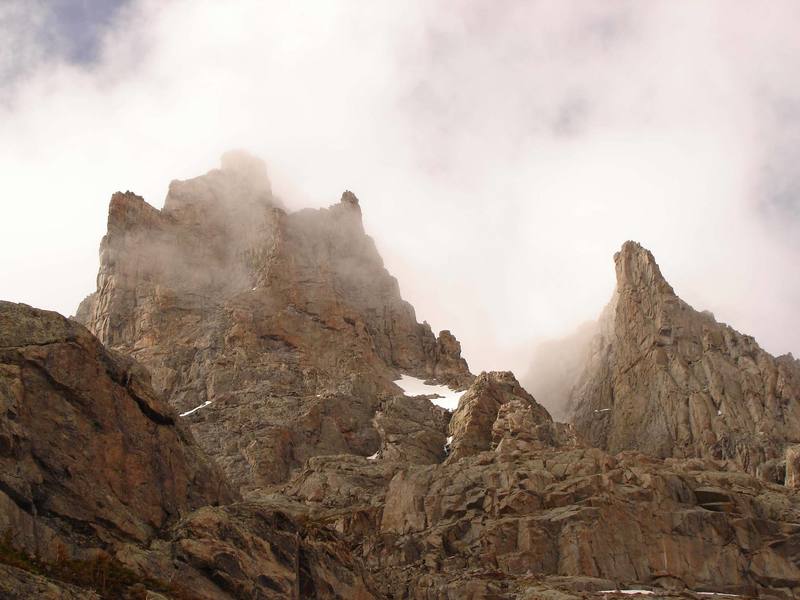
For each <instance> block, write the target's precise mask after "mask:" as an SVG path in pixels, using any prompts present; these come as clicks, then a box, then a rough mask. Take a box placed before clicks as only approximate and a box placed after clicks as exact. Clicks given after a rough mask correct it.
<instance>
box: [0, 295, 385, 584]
mask: <svg viewBox="0 0 800 600" xmlns="http://www.w3.org/2000/svg"><path fill="white" fill-rule="evenodd" d="M0 410H2V415H3V419H2V421H0V507H1V509H0V531H2V532H3V533H4V536H5V537H4V539H3V541H2V544H0V546H2V548H1V550H2V552H0V556H2V558H3V559H4V560H3V562H9V557H11V558H15V560H14V561H11V563H12V564H11V565H8V564H6V565H3V566H2V569H1V570H0V580H2V582H0V591H2V592H3V594H4V595H3V597H4V598H30V597H42V598H48V597H51V598H71V597H74V598H88V597H93V596H92V594H91V593H90V592H88V591H87V590H86V589H81V588H76V587H75V586H73V585H70V584H69V583H63V580H62V581H59V578H63V577H72V578H84V579H86V578H89V580H90V581H91V582H92V583H93V584H94V585H95V586H96V587H95V589H98V590H100V591H101V592H102V596H103V597H107V598H112V597H116V598H118V597H123V596H124V597H126V598H127V597H130V598H137V597H144V594H145V592H146V588H145V584H147V585H150V586H155V587H156V589H159V590H161V591H162V592H163V593H165V594H167V595H168V597H173V598H180V599H183V598H196V599H223V598H224V599H227V598H245V597H246V598H301V597H319V598H334V597H339V598H341V597H352V598H361V599H366V598H373V597H374V596H373V594H372V593H371V592H370V591H369V587H368V585H367V583H366V582H365V580H364V574H363V569H361V567H360V564H359V563H358V561H356V562H353V560H352V559H351V556H350V553H349V550H348V549H347V546H346V545H345V544H344V543H343V542H342V541H341V540H339V539H338V538H337V536H336V534H335V533H334V532H332V531H329V530H325V529H321V528H319V527H316V526H315V525H313V524H310V525H305V524H302V523H300V522H298V521H296V520H293V519H292V518H290V517H289V516H287V515H285V514H283V513H281V512H278V511H276V510H273V509H272V508H270V507H266V506H264V505H263V504H258V503H252V502H251V503H243V502H241V500H240V498H239V497H238V494H237V492H236V491H235V490H233V489H232V487H231V486H230V485H229V484H228V482H227V481H226V480H225V478H224V476H223V475H222V473H221V471H220V469H219V468H218V467H217V466H216V465H214V464H213V462H212V461H210V460H209V459H208V458H207V457H206V455H205V453H204V452H203V451H202V450H201V449H200V448H199V447H198V446H197V444H196V443H195V441H194V439H193V437H192V435H191V433H190V431H189V430H188V428H187V426H186V425H185V424H183V423H182V422H181V420H180V418H179V417H178V415H177V413H176V412H175V411H174V410H173V409H171V408H169V407H168V406H167V405H166V404H164V403H163V401H162V400H161V399H160V398H159V397H158V396H157V395H156V394H155V392H154V391H153V389H152V388H151V386H150V384H149V382H148V378H147V373H146V371H144V370H143V369H142V368H141V367H140V366H138V365H136V364H135V363H134V362H133V361H131V359H129V358H125V357H122V356H119V355H115V354H114V353H112V352H109V351H107V350H105V349H104V348H103V346H102V345H101V344H100V343H99V342H98V341H97V340H96V339H95V338H94V336H92V335H91V334H90V333H89V332H88V331H86V329H84V328H83V327H82V326H80V325H78V324H77V323H74V322H72V321H68V320H67V319H65V318H64V317H62V316H60V315H58V314H56V313H52V312H47V311H40V310H36V309H32V308H30V307H28V306H25V305H20V304H12V303H8V302H0ZM15 564H16V565H15ZM19 565H22V566H25V567H26V568H27V570H26V569H20V568H19ZM34 567H35V569H33V568H34ZM31 569H33V572H31ZM37 571H38V572H39V573H40V574H37ZM97 574H99V575H102V576H103V577H102V582H101V580H100V579H99V578H98V577H94V576H93V575H97ZM53 577H54V579H53ZM115 578H116V579H115ZM117 579H118V580H119V581H120V582H122V583H120V587H118V588H115V587H112V586H113V584H114V582H116V581H117ZM129 580H132V581H135V582H137V584H136V585H123V583H124V582H126V581H129ZM141 582H144V583H141ZM104 585H108V586H109V587H108V589H103V588H102V586H104ZM34 591H35V592H36V593H37V594H39V595H38V596H32V595H30V594H33V593H34ZM98 597H100V596H98Z"/></svg>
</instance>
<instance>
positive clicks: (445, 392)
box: [395, 375, 464, 410]
mask: <svg viewBox="0 0 800 600" xmlns="http://www.w3.org/2000/svg"><path fill="white" fill-rule="evenodd" d="M395 383H396V384H397V385H398V386H399V387H400V389H402V390H403V393H404V394H405V395H406V396H429V395H431V394H436V395H438V396H441V397H440V398H433V399H432V400H431V402H433V403H434V404H435V405H436V406H441V407H442V408H446V409H447V410H455V409H456V408H458V401H459V400H461V396H463V395H464V392H463V391H462V392H457V391H455V390H451V389H450V388H449V387H447V386H446V385H429V384H427V383H425V380H424V379H419V378H417V377H411V375H400V379H396V380H395Z"/></svg>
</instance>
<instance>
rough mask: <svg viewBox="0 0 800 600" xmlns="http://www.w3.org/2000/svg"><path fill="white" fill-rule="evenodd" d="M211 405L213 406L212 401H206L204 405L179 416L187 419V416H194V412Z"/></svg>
mask: <svg viewBox="0 0 800 600" xmlns="http://www.w3.org/2000/svg"><path fill="white" fill-rule="evenodd" d="M209 404H211V400H206V401H205V402H203V403H202V404H201V405H200V406H195V407H194V408H193V409H192V410H187V411H186V412H185V413H181V414H180V415H178V416H180V417H186V416H188V415H190V414H192V413H193V412H194V411H196V410H200V409H201V408H203V407H205V406H208V405H209Z"/></svg>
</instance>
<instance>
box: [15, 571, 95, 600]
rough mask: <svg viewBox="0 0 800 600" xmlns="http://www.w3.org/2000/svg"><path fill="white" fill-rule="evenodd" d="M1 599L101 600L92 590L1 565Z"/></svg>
mask: <svg viewBox="0 0 800 600" xmlns="http://www.w3.org/2000/svg"><path fill="white" fill-rule="evenodd" d="M0 598H3V599H4V600H29V599H34V598H35V599H36V600H101V597H100V596H99V595H97V594H95V593H94V592H92V591H91V590H86V589H84V588H78V587H75V586H73V585H69V584H67V583H63V582H61V581H54V580H52V579H48V578H46V577H42V576H41V575H36V574H34V573H29V572H28V571H23V570H22V569H17V568H15V567H10V566H8V565H3V564H0Z"/></svg>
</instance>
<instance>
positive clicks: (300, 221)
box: [78, 157, 472, 489]
mask: <svg viewBox="0 0 800 600" xmlns="http://www.w3.org/2000/svg"><path fill="white" fill-rule="evenodd" d="M240 160H243V159H242V158H241V157H240ZM252 160H254V159H250V162H248V161H247V160H245V161H244V162H245V163H246V164H247V165H248V166H247V167H246V169H245V170H246V172H247V173H250V174H251V175H250V177H249V178H245V179H244V180H242V178H241V175H240V171H239V170H236V169H231V168H229V167H228V166H226V164H223V168H222V169H220V170H216V171H212V172H210V173H208V174H207V175H205V176H202V177H198V178H196V179H192V180H189V181H184V182H173V183H172V184H171V186H170V192H169V194H168V196H167V199H166V202H165V205H164V208H163V210H161V211H158V210H156V209H154V208H152V207H151V206H149V205H147V204H146V203H145V202H144V201H143V200H142V199H141V198H139V197H137V196H135V195H133V194H130V193H128V194H115V195H114V197H113V198H112V200H111V206H110V209H109V222H108V233H107V235H106V236H105V238H104V240H103V243H102V246H101V267H100V273H99V275H98V287H97V292H96V293H95V294H94V295H93V296H92V297H91V298H90V299H88V300H87V301H86V303H85V304H84V305H83V306H82V307H81V308H80V309H79V311H78V315H81V316H84V318H85V315H90V316H89V317H88V321H87V324H88V327H89V328H90V329H91V330H92V331H93V332H94V333H96V334H97V336H98V337H99V338H100V339H101V341H102V342H103V343H105V344H106V345H108V346H109V347H111V348H113V349H115V350H118V351H121V352H125V353H128V354H130V355H132V356H134V357H135V358H136V359H137V360H138V361H140V362H141V363H142V364H144V365H146V366H147V367H148V368H149V369H150V371H151V372H152V374H153V383H154V387H155V388H156V390H157V391H158V392H160V393H162V394H163V395H164V396H165V397H166V398H167V399H168V400H169V402H170V404H172V405H173V406H175V407H176V408H177V409H178V411H179V412H186V411H189V410H191V409H193V408H195V407H198V406H201V405H205V403H206V402H209V403H210V404H208V405H205V407H204V408H202V409H200V410H198V411H197V412H195V413H192V414H191V415H190V416H187V417H186V419H187V420H188V421H189V422H190V426H191V428H192V430H193V432H194V434H195V436H196V437H197V439H198V441H199V442H200V443H201V445H202V446H203V447H204V448H205V449H206V450H207V451H208V452H209V453H210V454H211V455H212V456H214V457H215V458H216V459H217V460H218V461H219V463H220V465H221V466H222V468H223V469H224V471H225V472H226V473H227V474H228V475H229V476H230V477H231V478H232V479H233V481H234V482H235V483H236V484H237V485H244V486H245V487H246V488H248V489H252V488H256V487H263V486H266V485H269V484H273V483H276V482H280V481H284V480H285V479H286V478H287V477H288V476H289V473H290V472H291V470H292V469H294V468H297V467H298V466H300V465H301V464H302V463H303V462H304V461H305V460H306V459H307V458H309V457H310V456H314V455H320V454H331V453H342V452H348V453H354V454H360V455H363V456H367V455H371V454H373V453H374V452H375V451H376V450H377V449H378V447H379V444H380V438H379V434H378V432H377V430H376V428H375V426H374V424H373V422H372V420H373V417H374V416H375V413H376V411H377V410H378V409H379V407H380V404H381V402H382V401H384V400H386V399H389V398H391V397H392V396H395V395H397V394H398V392H399V390H398V388H397V387H396V386H395V385H394V384H392V383H391V382H392V380H393V379H395V378H396V376H397V374H398V373H399V372H404V373H408V374H411V375H414V376H418V377H423V378H436V379H437V380H439V381H441V382H444V383H449V384H453V385H456V386H464V385H466V384H468V383H469V382H470V381H471V379H472V375H471V374H470V373H469V370H468V368H467V364H466V362H465V361H464V360H463V358H461V355H460V345H459V344H458V342H457V340H456V339H455V338H454V337H453V336H452V335H451V334H450V333H449V332H442V333H441V334H440V336H439V337H438V338H436V337H435V336H434V335H433V333H432V332H431V330H430V327H429V326H428V325H427V324H424V323H423V324H419V323H417V321H416V318H415V315H414V310H413V308H412V307H411V305H409V304H408V303H407V302H405V301H403V300H402V298H401V297H400V292H399V288H398V285H397V281H396V280H395V279H394V278H393V277H392V276H391V275H389V273H388V272H387V271H386V269H385V268H384V266H383V262H382V260H381V258H380V256H379V255H378V252H377V250H376V248H375V244H374V242H373V241H372V239H371V238H370V237H368V236H367V235H366V234H365V233H364V229H363V226H362V222H361V209H360V206H359V202H358V200H357V199H356V197H355V196H354V195H353V194H352V193H350V192H345V193H344V194H343V195H342V198H341V201H340V202H339V203H338V204H336V205H334V206H332V207H330V208H328V209H320V210H310V209H309V210H301V211H298V212H295V213H288V214H287V213H286V212H285V211H284V210H283V209H282V208H280V207H279V206H278V205H277V203H276V201H275V199H274V198H273V197H272V195H271V193H270V191H269V183H268V180H266V175H265V171H264V170H263V169H262V168H260V167H257V166H255V164H254V163H252ZM253 174H254V175H253ZM254 182H255V183H254Z"/></svg>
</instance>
